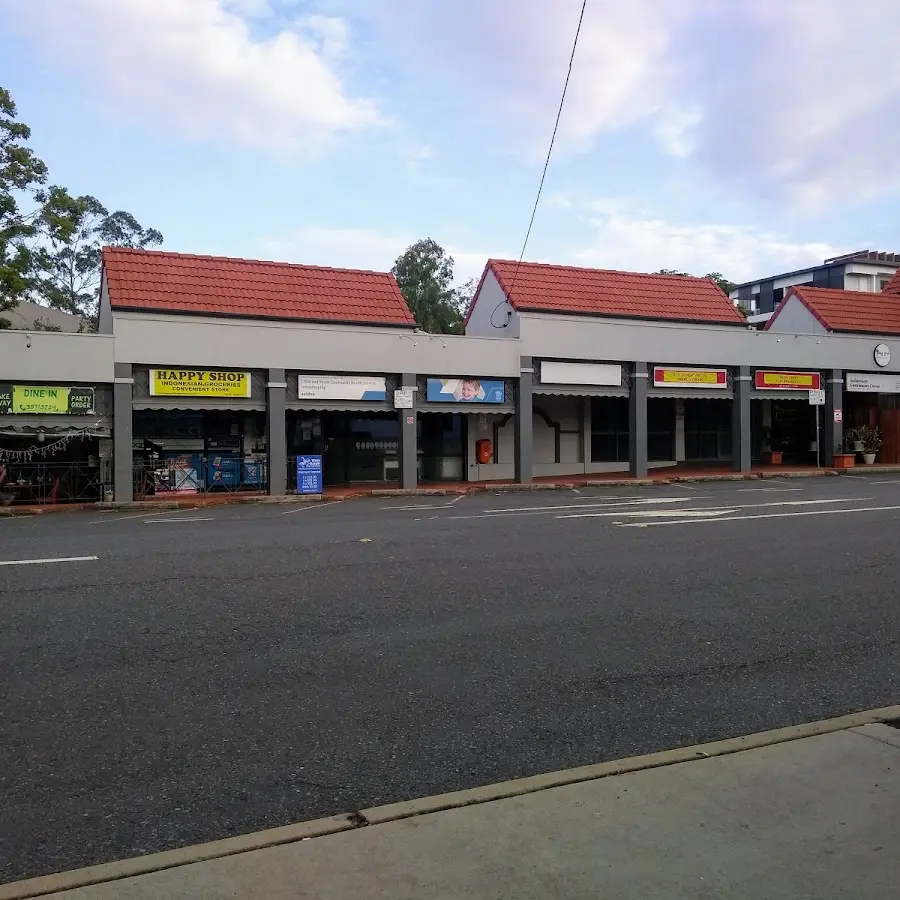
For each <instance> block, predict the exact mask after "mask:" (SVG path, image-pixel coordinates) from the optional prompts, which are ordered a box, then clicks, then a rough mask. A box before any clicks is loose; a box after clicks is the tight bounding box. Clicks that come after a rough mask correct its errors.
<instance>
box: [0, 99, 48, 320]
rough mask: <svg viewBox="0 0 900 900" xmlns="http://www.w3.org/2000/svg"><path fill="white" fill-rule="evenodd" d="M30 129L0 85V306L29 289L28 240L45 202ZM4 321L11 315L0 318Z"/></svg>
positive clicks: (43, 169)
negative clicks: (20, 118)
mask: <svg viewBox="0 0 900 900" xmlns="http://www.w3.org/2000/svg"><path fill="white" fill-rule="evenodd" d="M30 137H31V129H29V128H28V126H27V125H24V124H23V123H21V122H19V121H17V119H16V104H15V103H14V102H13V99H12V96H11V95H10V93H9V91H7V90H5V89H4V88H2V87H0V312H2V311H3V310H6V309H12V308H13V307H14V306H16V304H17V303H18V302H19V300H20V299H21V298H22V297H23V296H24V295H25V294H26V293H27V292H28V288H29V285H30V277H31V273H32V266H33V258H32V254H31V251H30V249H29V241H30V240H31V239H33V238H34V237H35V236H36V235H37V233H38V228H39V221H40V218H41V214H42V212H43V206H44V203H45V202H46V194H45V192H44V190H43V186H44V184H45V183H46V181H47V167H46V166H45V165H44V163H43V162H42V161H41V160H40V159H38V158H37V156H35V154H34V152H33V151H32V150H31V149H30V148H29V147H28V146H26V142H27V141H28V139H29V138H30ZM2 321H3V322H5V323H6V325H7V327H8V326H9V320H8V319H3V320H2Z"/></svg>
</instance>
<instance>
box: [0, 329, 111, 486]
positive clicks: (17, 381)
mask: <svg viewBox="0 0 900 900" xmlns="http://www.w3.org/2000/svg"><path fill="white" fill-rule="evenodd" d="M0 340H2V343H0V497H2V498H3V500H4V502H19V503H46V502H66V501H97V500H102V499H103V498H104V497H105V496H106V495H107V493H108V492H109V491H111V490H112V482H113V473H112V447H113V442H112V434H113V427H114V422H113V402H112V377H111V376H112V366H113V341H112V339H111V338H109V337H100V336H99V335H90V334H66V333H62V332H52V331H34V332H32V331H8V332H7V331H0Z"/></svg>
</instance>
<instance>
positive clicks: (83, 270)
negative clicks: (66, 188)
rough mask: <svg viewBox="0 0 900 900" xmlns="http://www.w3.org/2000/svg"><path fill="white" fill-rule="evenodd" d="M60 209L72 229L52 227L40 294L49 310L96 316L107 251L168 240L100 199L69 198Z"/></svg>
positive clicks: (40, 261)
mask: <svg viewBox="0 0 900 900" xmlns="http://www.w3.org/2000/svg"><path fill="white" fill-rule="evenodd" d="M54 190H56V189H54ZM60 206H61V214H62V215H64V216H65V217H66V218H67V220H68V221H69V222H71V225H72V228H71V229H70V230H69V231H68V232H67V233H65V234H59V233H58V232H55V231H54V230H53V229H52V228H51V227H48V228H47V229H46V236H47V239H46V241H45V242H44V244H43V246H41V248H40V249H39V251H38V253H37V265H36V269H37V274H36V277H35V281H34V293H35V295H36V299H37V300H38V301H39V302H41V303H44V304H46V305H47V306H52V307H54V308H56V309H61V310H64V311H65V312H69V313H73V314H75V315H84V316H92V315H94V313H95V310H96V305H97V299H98V297H99V291H100V269H101V263H102V260H101V249H102V248H103V247H135V248H138V249H141V250H143V249H146V248H147V247H153V246H158V245H159V244H161V243H162V241H163V236H162V235H161V234H160V233H159V232H158V231H157V230H156V229H155V228H144V227H143V226H141V224H140V223H139V222H138V221H137V220H136V219H135V218H134V216H133V215H131V213H127V212H124V211H122V210H119V211H118V212H114V213H110V212H109V211H108V210H107V209H106V208H105V207H104V206H103V204H102V203H101V202H100V201H99V200H98V199H97V198H96V197H91V196H89V195H86V196H83V197H69V196H68V195H66V197H65V200H64V201H63V200H61V201H60Z"/></svg>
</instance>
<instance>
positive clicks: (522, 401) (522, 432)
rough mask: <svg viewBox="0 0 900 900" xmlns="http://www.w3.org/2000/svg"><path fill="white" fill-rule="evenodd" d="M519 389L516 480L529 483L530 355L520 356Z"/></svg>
mask: <svg viewBox="0 0 900 900" xmlns="http://www.w3.org/2000/svg"><path fill="white" fill-rule="evenodd" d="M520 363H521V365H520V366H519V369H520V373H519V390H518V391H517V392H516V459H515V462H516V465H515V473H516V482H517V483H518V484H531V482H532V481H533V480H534V475H533V474H532V471H533V465H532V464H533V460H534V422H533V416H534V412H533V407H532V396H531V395H532V388H533V386H534V366H533V365H532V360H531V357H530V356H523V357H520Z"/></svg>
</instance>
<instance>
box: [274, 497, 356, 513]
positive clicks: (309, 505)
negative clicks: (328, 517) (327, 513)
mask: <svg viewBox="0 0 900 900" xmlns="http://www.w3.org/2000/svg"><path fill="white" fill-rule="evenodd" d="M335 503H343V500H328V501H327V502H325V503H307V504H306V505H304V506H298V507H297V509H289V510H288V511H287V512H283V513H282V515H283V516H292V515H293V514H294V513H298V512H307V511H308V510H310V509H322V508H323V507H325V506H334V505H335Z"/></svg>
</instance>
